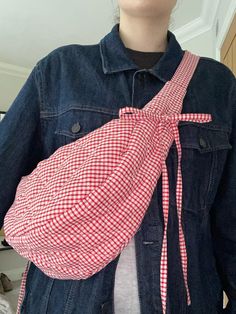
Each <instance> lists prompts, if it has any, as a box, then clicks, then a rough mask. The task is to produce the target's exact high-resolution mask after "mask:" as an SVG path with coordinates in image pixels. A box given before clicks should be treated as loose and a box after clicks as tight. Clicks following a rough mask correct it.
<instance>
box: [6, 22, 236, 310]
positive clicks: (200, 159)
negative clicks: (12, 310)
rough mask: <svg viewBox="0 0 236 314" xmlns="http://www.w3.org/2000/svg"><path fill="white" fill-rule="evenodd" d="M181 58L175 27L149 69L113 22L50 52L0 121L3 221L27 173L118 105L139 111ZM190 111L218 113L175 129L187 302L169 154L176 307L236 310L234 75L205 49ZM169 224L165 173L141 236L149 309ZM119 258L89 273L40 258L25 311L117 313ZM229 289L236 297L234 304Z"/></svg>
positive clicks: (141, 278) (156, 299) (171, 303)
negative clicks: (55, 267) (49, 268)
mask: <svg viewBox="0 0 236 314" xmlns="http://www.w3.org/2000/svg"><path fill="white" fill-rule="evenodd" d="M183 54H184V50H182V48H181V46H180V44H179V43H178V41H177V40H176V38H175V36H174V34H173V33H172V32H170V31H169V30H168V46H167V49H166V51H165V53H164V54H163V56H162V57H161V59H160V60H159V61H158V62H157V63H156V64H155V65H154V66H153V67H152V68H149V69H145V68H144V69H140V68H139V67H138V66H137V65H136V64H135V63H134V61H132V60H131V59H130V57H129V55H128V53H127V51H126V48H125V46H124V44H123V42H122V40H121V38H120V37H119V24H116V25H114V26H113V27H112V29H111V31H110V32H109V33H108V34H106V35H105V36H104V37H103V38H102V39H101V40H100V42H99V43H97V44H92V45H81V44H70V45H65V46H61V47H58V48H56V49H54V50H53V51H51V52H50V53H48V54H47V55H46V56H44V57H43V58H41V59H40V60H39V61H38V62H37V63H36V65H35V66H34V68H33V70H32V72H31V73H30V75H29V77H28V79H27V80H26V82H25V84H24V85H23V87H22V89H21V90H20V92H19V93H18V95H17V97H16V98H15V100H14V101H13V103H12V104H11V106H10V108H9V110H8V111H7V113H6V115H5V117H4V118H3V120H2V122H1V123H0V161H1V162H0V173H1V176H0V227H1V226H2V225H3V222H4V216H5V214H6V212H7V210H8V209H9V207H10V206H11V204H12V203H13V201H14V196H15V192H16V187H17V185H18V183H19V181H20V179H21V177H22V176H25V175H27V174H29V173H30V172H31V171H32V170H33V169H34V168H35V167H36V165H37V163H38V162H39V161H40V160H42V159H45V158H48V157H49V156H50V155H51V154H52V153H53V152H54V151H55V150H56V149H57V148H59V147H60V146H62V145H66V144H68V143H71V142H72V141H75V140H77V139H79V138H81V137H83V136H85V135H86V134H88V133H89V132H91V131H93V130H95V129H96V128H99V127H101V126H102V125H103V124H105V123H107V122H109V121H110V120H111V119H113V118H118V111H119V109H120V108H122V107H125V106H133V107H136V108H142V107H143V106H144V105H145V104H146V103H147V102H148V101H150V100H151V99H152V98H153V97H154V95H156V94H157V93H158V92H159V91H160V90H161V89H162V88H163V86H164V84H165V83H166V82H167V81H168V80H170V79H171V77H172V76H173V74H174V72H175V70H176V68H177V66H178V64H179V63H180V61H181V58H182V57H183ZM182 112H183V113H187V112H199V113H210V114H211V115H212V117H213V119H212V121H211V122H209V123H196V122H190V121H180V122H179V126H178V127H179V134H180V142H181V147H182V160H181V167H182V178H183V206H182V210H183V211H182V224H183V229H184V234H185V239H186V246H187V255H188V283H189V289H190V295H191V301H192V303H191V305H189V306H188V305H187V303H186V290H185V287H184V281H183V274H182V270H181V269H182V268H181V264H180V252H179V249H178V248H179V246H178V218H177V213H176V199H175V191H176V176H177V173H176V171H177V163H178V159H177V150H176V145H175V142H173V145H172V146H171V148H170V150H169V154H168V157H167V160H166V162H167V169H168V175H169V182H170V187H169V189H170V200H169V201H170V205H169V220H168V263H169V264H168V300H167V312H168V313H169V314H185V313H188V314H190V313H191V314H216V313H231V314H232V313H236V79H235V76H234V74H233V73H232V71H231V70H230V69H229V68H228V67H227V66H225V65H224V64H222V63H220V62H219V61H216V60H214V59H212V58H208V57H202V56H201V58H200V60H199V63H198V66H197V68H196V70H195V73H194V75H193V78H192V79H191V81H190V84H189V86H188V90H187V93H186V96H185V98H184V102H183V110H182ZM163 225H164V221H163V212H162V179H161V178H160V179H159V180H158V183H157V185H156V188H155V190H154V193H153V195H152V199H151V202H150V205H149V207H148V209H147V211H146V213H145V216H144V219H143V221H142V224H141V226H140V228H139V229H138V231H137V233H136V234H135V237H134V238H135V249H136V260H137V276H138V292H139V300H140V308H141V313H142V314H161V313H162V312H161V299H160V285H159V282H160V278H159V269H160V253H161V243H162V237H163ZM61 236H63V235H61ZM42 237H43V234H42ZM119 256H120V255H118V256H117V258H115V259H114V260H113V261H112V262H110V263H109V264H108V265H107V266H106V267H104V268H103V269H102V270H101V271H99V272H98V273H96V274H94V275H93V276H91V277H90V278H88V279H85V280H60V279H55V278H50V277H48V276H46V275H45V274H44V273H43V272H42V271H41V270H40V269H38V268H37V267H36V266H35V265H34V264H33V263H31V266H30V269H29V272H28V276H27V281H26V293H25V297H24V300H23V302H22V305H21V313H27V314H29V313H30V314H31V313H32V314H37V313H38V314H39V313H40V314H44V313H45V314H46V313H47V314H52V313H64V314H69V313H70V314H72V313H73V314H100V313H103V314H104V313H107V314H112V313H114V307H113V298H114V294H113V292H114V289H113V288H114V279H115V271H116V266H117V263H118V260H119ZM223 290H224V291H225V292H226V294H227V296H228V298H229V302H228V305H227V308H226V309H225V310H223ZM127 297H129V296H127ZM124 314H125V313H124ZM133 314H135V313H133Z"/></svg>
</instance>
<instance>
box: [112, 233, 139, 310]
mask: <svg viewBox="0 0 236 314" xmlns="http://www.w3.org/2000/svg"><path fill="white" fill-rule="evenodd" d="M114 311H115V314H140V304H139V297H138V282H137V269H136V257H135V242H134V237H133V238H132V239H131V240H130V242H129V244H128V245H127V246H126V247H125V248H124V249H123V251H121V254H120V257H119V261H118V264H117V268H116V273H115V285H114Z"/></svg>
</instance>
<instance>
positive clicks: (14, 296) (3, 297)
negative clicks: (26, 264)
mask: <svg viewBox="0 0 236 314" xmlns="http://www.w3.org/2000/svg"><path fill="white" fill-rule="evenodd" d="M20 283H21V280H17V281H12V285H13V290H11V291H8V292H5V294H0V313H1V314H2V313H3V314H15V313H16V309H17V302H18V295H19V292H20ZM7 304H9V306H10V309H9V308H7V306H6V305H7Z"/></svg>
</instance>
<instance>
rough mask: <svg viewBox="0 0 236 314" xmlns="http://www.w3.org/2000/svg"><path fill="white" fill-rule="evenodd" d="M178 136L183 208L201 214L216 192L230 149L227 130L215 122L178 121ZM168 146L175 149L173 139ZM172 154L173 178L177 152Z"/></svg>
mask: <svg viewBox="0 0 236 314" xmlns="http://www.w3.org/2000/svg"><path fill="white" fill-rule="evenodd" d="M179 136H180V143H181V150H182V158H181V172H182V182H183V201H182V204H183V210H186V211H189V212H192V213H199V212H202V213H204V212H205V211H206V208H207V207H208V206H207V205H208V203H209V202H210V200H211V199H212V198H213V195H214V193H215V192H216V189H217V185H218V182H219V180H220V177H221V174H222V171H223V166H224V163H225V160H226V157H227V153H228V151H229V150H230V149H232V145H231V144H230V142H229V130H228V129H226V128H223V127H222V126H219V125H215V124H205V125H204V124H201V123H194V122H192V123H191V122H190V123H189V122H188V123H184V124H181V123H180V124H179ZM171 148H172V149H176V144H175V142H174V143H173V145H172V146H171ZM175 155H176V169H175V178H176V177H177V162H178V160H177V158H178V157H177V152H176V154H175ZM172 199H173V198H172ZM174 199H175V198H174Z"/></svg>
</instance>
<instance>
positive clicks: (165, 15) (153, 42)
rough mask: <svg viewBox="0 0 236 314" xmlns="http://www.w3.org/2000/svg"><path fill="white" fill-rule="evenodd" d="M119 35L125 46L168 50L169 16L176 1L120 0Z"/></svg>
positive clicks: (137, 48) (150, 50)
mask: <svg viewBox="0 0 236 314" xmlns="http://www.w3.org/2000/svg"><path fill="white" fill-rule="evenodd" d="M117 1H118V6H119V11H120V23H119V34H120V38H121V40H122V42H123V43H124V45H125V47H127V48H130V49H134V50H138V51H144V52H145V51H146V52H155V51H163V52H164V51H165V50H166V47H167V31H168V27H169V23H170V17H171V13H172V10H173V8H174V7H175V5H176V3H177V0H117Z"/></svg>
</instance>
